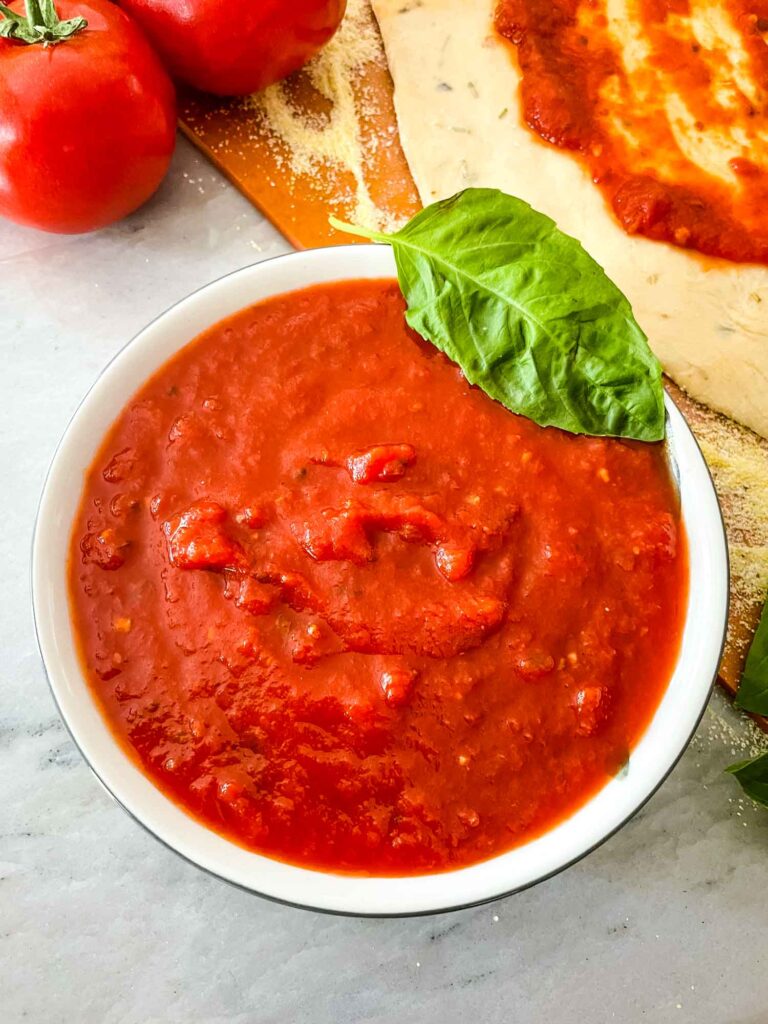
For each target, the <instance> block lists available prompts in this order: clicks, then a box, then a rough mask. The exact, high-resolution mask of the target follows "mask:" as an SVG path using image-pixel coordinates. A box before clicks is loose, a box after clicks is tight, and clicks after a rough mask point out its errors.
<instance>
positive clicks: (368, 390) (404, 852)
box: [70, 281, 687, 874]
mask: <svg viewBox="0 0 768 1024" xmlns="http://www.w3.org/2000/svg"><path fill="white" fill-rule="evenodd" d="M403 312H404V306H403V300H402V297H401V295H400V292H399V290H398V287H397V284H396V283H395V282H391V281H359V282H345V283H341V284H333V285H323V286H318V287H315V288H310V289H307V290H305V291H301V292H296V293H293V294H290V295H286V296H282V297H279V298H276V299H272V300H270V301H268V302H264V303H262V304H260V305H257V306H254V307H252V308H250V309H246V310H243V311H242V312H240V313H238V314H237V315H235V316H233V317H231V318H230V319H228V320H226V321H224V322H223V323H220V324H218V325H216V326H215V327H212V328H211V329H210V330H208V331H207V332H206V333H205V334H203V335H202V336H201V337H199V338H198V339H197V340H195V341H194V342H193V343H192V344H190V345H189V346H187V347H186V348H185V349H184V350H183V351H182V352H181V353H179V355H178V356H176V357H175V358H174V359H172V360H171V361H170V362H169V363H167V364H166V365H165V366H164V367H163V368H162V369H161V370H160V371H159V372H158V373H157V374H156V375H155V376H154V377H153V378H152V379H151V380H150V381H149V382H148V383H147V384H146V385H145V386H144V387H143V388H142V389H141V390H140V391H139V392H138V394H137V395H136V396H135V397H134V398H133V399H132V400H131V402H130V403H129V404H128V406H127V407H126V408H125V409H124V410H123V412H122V413H121V414H120V416H119V418H118V420H117V422H116V423H115V425H114V426H113V428H112V429H111V430H110V432H109V435H108V437H107V438H106V440H105V442H104V444H103V445H102V448H101V450H100V452H99V455H98V456H97V458H96V461H95V462H94V464H93V466H92V468H91V470H90V471H89V473H88V476H87V480H86V483H85V492H84V497H83V502H82V507H81V510H80V512H79V514H78V516H77V520H76V522H75V525H74V532H73V537H72V549H71V570H70V571H71V599H72V607H73V616H74V623H75V628H76V631H77V634H78V636H79V639H80V644H81V654H82V658H83V661H84V664H85V666H86V669H87V675H88V678H89V680H90V683H91V685H92V687H93V692H94V694H95V695H96V697H97V699H98V701H99V703H100V705H101V707H102V709H103V711H104V713H105V715H106V717H107V719H108V720H109V722H110V724H111V726H112V727H113V728H114V730H115V731H116V733H117V735H118V736H119V737H120V738H121V740H122V741H123V742H124V743H125V745H126V746H127V747H128V748H129V749H130V750H131V751H132V752H133V754H134V756H135V757H136V758H138V760H139V761H140V762H141V764H142V766H143V768H144V770H145V771H146V772H147V773H148V774H149V776H150V777H151V778H152V779H153V780H154V781H155V782H156V783H157V784H158V785H159V786H160V787H161V788H162V789H163V790H164V791H165V792H166V793H168V794H169V795H171V796H172V797H173V798H174V799H175V800H177V801H178V802H179V803H180V804H181V805H182V806H184V807H185V808H186V809H187V810H188V811H189V812H191V813H192V814H194V815H196V816H198V817H199V818H201V819H202V820H203V821H205V822H206V823H207V824H208V825H210V826H211V827H213V828H214V829H217V830H219V831H220V832H222V833H224V834H226V835H227V836H230V837H231V838H233V839H235V840H236V841H238V842H239V843H241V844H243V845H245V846H246V847H248V848H250V849H253V850H259V851H262V852H264V853H267V854H270V855H273V856H276V857H279V858H283V859H286V860H289V861H293V862H297V863H301V864H306V865H310V866H318V867H322V868H330V869H335V870H342V871H343V870H347V871H357V872H377V873H378V872H382V873H391V874H400V873H409V872H420V871H423V870H441V869H447V868H451V867H454V866H457V865H465V864H469V863H471V862H474V861H477V860H480V859H482V858H486V857H489V856H490V855H492V854H496V853H499V852H501V851H503V850H506V849H508V848H509V847H511V846H514V845H515V844H518V843H520V842H522V841H524V840H526V839H529V838H531V837H532V836H535V835H536V834H537V833H540V832H542V831H543V830H545V829H547V828H549V827H551V826H552V825H553V824H555V823H556V822H557V821H558V820H560V819H562V818H563V816H565V815H567V814H569V813H570V812H572V811H573V810H575V809H576V808H577V807H579V805H581V804H583V803H584V801H585V800H586V799H587V798H588V797H589V796H590V794H592V793H594V792H595V791H596V790H597V789H598V788H599V787H600V786H602V785H603V784H604V783H605V782H606V780H607V779H608V778H610V777H611V776H612V775H613V774H614V773H615V772H617V771H618V770H619V769H620V768H621V767H622V766H623V765H624V764H625V763H626V760H627V757H628V754H629V751H630V749H631V747H632V745H633V743H635V741H636V740H637V739H638V737H639V735H640V734H641V732H642V731H643V729H644V728H645V726H646V724H647V723H648V721H649V718H650V717H651V715H652V714H653V712H654V710H655V708H656V706H657V704H658V702H659V699H660V697H661V695H662V692H663V690H664V688H665V686H666V684H667V681H668V679H669V677H670V674H671V670H672V666H673V663H674V660H675V658H676V654H677V651H678V646H679V642H680V635H681V623H682V618H683V615H684V605H685V602H686V588H687V564H686V554H685V540H684V536H683V534H682V531H681V526H680V523H679V521H678V518H677V506H676V500H675V492H674V488H673V484H672V482H671V480H670V477H669V474H668V472H667V467H666V463H665V457H664V452H663V448H662V447H661V446H659V445H648V444H639V443H632V442H627V443H624V442H619V441H615V440H604V439H595V438H585V437H574V436H571V435H568V434H565V433H563V432H561V431H559V430H556V429H552V428H549V429H543V428H541V427H537V426H536V425H534V424H533V423H531V422H530V421H529V420H526V419H523V418H521V417H518V416H515V415H513V414H512V413H510V412H508V411H507V410H506V409H504V408H503V407H502V406H501V405H499V404H497V403H496V402H494V401H492V400H491V399H489V398H488V397H487V396H486V395H485V394H484V393H483V392H481V391H479V390H477V389H475V388H472V387H470V386H469V385H468V384H467V383H466V381H465V380H464V378H463V376H462V374H461V372H460V371H459V369H458V368H457V367H456V366H455V365H454V364H452V363H451V362H449V361H448V360H447V359H446V358H445V357H443V356H442V355H441V354H440V353H438V352H437V350H436V349H434V348H433V347H432V346H431V345H429V344H426V343H424V342H423V341H421V340H420V339H419V338H418V337H417V336H416V335H415V334H414V333H413V332H411V331H410V330H409V329H408V328H407V327H406V325H405V321H404V316H403Z"/></svg>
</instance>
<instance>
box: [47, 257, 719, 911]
mask: <svg viewBox="0 0 768 1024" xmlns="http://www.w3.org/2000/svg"><path fill="white" fill-rule="evenodd" d="M394 273H395V265H394V259H393V257H392V253H391V250H390V249H389V247H384V246H370V245H354V246H353V245H350V246H343V247H339V248H330V249H317V250H313V251H309V252H301V253H292V254H290V255H287V256H281V257H278V258H277V259H273V260H268V261H266V262H263V263H259V264H257V265H256V266H252V267H246V268H245V269H243V270H239V271H237V272H236V273H234V274H230V275H229V276H228V277H224V278H222V279H221V280H219V281H214V282H213V284H209V285H207V286H206V287H204V288H201V289H200V291H197V292H195V293H194V294H193V295H190V296H189V297H188V298H186V299H184V300H182V301H181V302H179V303H177V305H175V306H173V307H172V308H171V309H169V310H168V311H167V312H165V313H163V314H162V315H161V316H160V317H158V318H157V320H155V321H154V322H153V323H151V324H150V325H149V326H148V327H146V328H145V329H144V330H143V331H142V332H141V334H139V335H138V336H137V337H136V338H134V339H133V341H132V342H130V344H128V345H126V347H125V348H124V349H123V350H122V351H121V352H120V353H119V354H118V355H117V356H116V357H115V359H114V360H113V361H112V362H111V363H110V364H109V366H107V368H106V369H105V370H104V372H103V373H102V375H101V376H100V377H99V379H98V380H97V381H96V383H95V384H94V385H93V387H92V389H91V390H90V392H89V393H88V395H87V396H86V397H85V399H84V400H83V402H82V404H81V405H80V407H79V409H78V410H77V412H76V413H75V415H74V417H73V419H72V421H71V423H70V424H69V427H68V428H67V430H66V433H65V434H64V437H63V438H62V440H61V443H60V444H59V447H58V450H57V452H56V455H55V457H54V459H53V463H52V465H51V468H50V471H49V473H48V478H47V480H46V482H45V487H44V490H43V495H42V498H41V501H40V508H39V512H38V518H37V524H36V528H35V536H34V543H33V553H32V583H33V601H34V612H35V621H36V624H37V633H38V640H39V644H40V650H41V653H42V656H43V660H44V662H45V666H46V670H47V673H48V678H49V680H50V685H51V689H52V691H53V695H54V697H55V699H56V702H57V704H58V706H59V710H60V711H61V714H62V716H63V718H64V721H65V722H66V724H67V726H68V728H69V730H70V732H71V734H72V737H73V739H74V741H75V743H76V744H77V746H78V747H79V748H80V750H81V752H82V754H83V756H84V757H85V759H86V760H87V761H88V763H89V764H90V766H91V768H92V769H93V771H94V772H95V774H96V775H97V777H98V778H99V779H100V780H101V782H102V783H103V784H104V786H105V787H106V788H107V790H109V792H110V793H111V794H112V795H113V796H114V797H115V798H116V799H117V800H118V801H119V802H120V803H121V804H122V805H123V807H124V808H125V809H126V810H127V811H128V812H129V813H130V814H131V815H132V816H133V817H134V818H135V819H136V820H137V821H139V822H140V823H141V824H142V825H144V826H145V827H146V828H147V829H148V830H149V831H150V832H151V833H152V834H153V835H155V836H156V837H157V838H158V839H160V840H161V841H162V842H163V843H165V844H166V845H167V846H169V847H171V848H172V849H173V850H176V851H177V852H178V853H180V854H181V855H182V856H183V857H186V858H187V860H189V861H191V862H192V863H194V864H197V865H198V866H199V867H201V868H204V869H205V870H206V871H209V872H211V873H212V874H214V875H217V876H219V877H220V878H223V879H226V880H227V881H229V882H233V883H235V884H236V885H240V886H242V887H243V888H245V889H248V890H251V891H253V892H256V893H259V894H261V895H263V896H267V897H270V898H272V899H276V900H280V901H284V902H286V903H291V904H297V905H300V906H304V907H312V908H315V909H317V910H325V911H335V912H338V913H348V914H360V915H400V914H403V915H405V914H419V913H433V912H437V911H442V910H450V909H456V908H459V907H464V906H468V905H471V904H475V903H480V902H483V901H485V900H490V899H493V898H495V897H498V896H501V895H504V894H507V893H511V892H514V891H516V890H519V889H522V888H524V887H526V886H529V885H532V884H533V883H535V882H537V881H541V880H542V879H544V878H547V877H548V876H549V875H552V874H553V873H555V872H557V871H559V870H561V869H562V868H564V867H566V866H567V865H569V864H572V863H573V862H574V861H576V860H578V859H579V858H580V857H582V856H584V854H586V853H588V852H589V851H591V850H593V849H594V848H595V847H596V846H598V845H599V844H600V843H602V842H603V840H605V839H606V838H607V837H608V836H610V835H611V834H612V833H613V832H615V831H616V829H618V828H619V827H620V826H621V825H623V824H624V823H625V822H626V821H627V820H628V818H630V817H631V816H632V815H633V814H634V813H635V811H637V810H638V808H639V807H641V806H642V804H643V803H644V802H645V801H646V800H647V799H648V798H649V797H650V796H651V794H652V793H653V792H654V790H655V789H656V788H657V787H658V786H659V785H660V784H661V783H662V782H663V780H664V779H665V778H666V776H667V775H668V774H669V772H670V771H671V769H672V767H673V766H674V764H675V762H676V761H677V760H678V758H679V757H680V755H681V753H682V752H683V750H684V749H685V747H686V745H687V744H688V741H689V740H690V738H691V736H692V734H693V732H694V730H695V728H696V726H697V724H698V722H699V719H700V717H701V715H702V713H703V710H704V707H705V705H706V703H707V699H708V697H709V694H710V690H711V687H712V682H713V679H714V677H715V673H716V670H717V666H718V663H719V659H720V654H721V649H722V645H723V640H724V634H725V623H726V617H727V606H728V554H727V548H726V542H725V536H724V531H723V524H722V519H721V516H720V509H719V507H718V503H717V498H716V495H715V491H714V488H713V486H712V481H711V479H710V476H709V472H708V470H707V467H706V464H705V462H704V459H703V458H702V455H701V452H700V451H699V449H698V446H697V444H696V442H695V440H694V438H693V436H692V434H691V432H690V430H689V429H688V426H687V425H686V423H685V420H684V419H683V417H682V416H681V415H680V413H679V412H678V410H677V409H676V408H675V406H674V405H673V403H672V402H671V401H670V400H669V399H667V412H668V438H669V447H670V452H671V457H672V462H673V465H674V466H675V467H676V469H675V471H676V473H677V474H678V479H679V486H680V497H681V506H682V516H683V520H684V522H685V527H686V530H687V532H688V541H689V546H690V572H691V580H690V596H689V599H688V610H687V615H686V621H685V629H684V633H683V640H682V646H681V651H680V657H679V659H678V662H677V665H676V667H675V671H674V675H673V676H672V679H671V681H670V683H669V686H668V688H667V691H666V693H665V695H664V698H663V700H662V701H661V704H660V705H659V708H658V710H657V711H656V714H655V715H654V717H653V720H652V722H651V723H650V725H649V727H648V729H647V731H646V732H645V734H644V735H643V737H642V738H641V740H640V742H639V743H638V744H637V746H636V747H635V749H634V750H633V752H632V756H631V759H630V763H629V771H628V772H627V773H626V774H624V775H622V777H620V778H614V779H612V780H611V781H610V782H608V783H607V785H606V786H605V787H604V788H603V789H602V790H601V791H600V792H599V793H598V794H597V795H596V796H595V797H593V799H591V800H590V801H589V802H588V803H587V804H586V805H585V806H584V807H582V808H581V809H580V810H579V811H577V812H576V813H575V814H573V815H572V816H571V817H570V818H568V819H567V820H566V821H564V822H562V824H560V825H558V826H557V827H556V828H554V829H552V830H551V831H550V832H547V833H546V834H545V835H543V836H541V837H539V838H538V839H534V840H532V841H531V842H528V843H526V844H525V845H523V846H520V847H518V848H517V849H514V850H511V851H510V852H508V853H504V854H501V855H500V856H498V857H494V858H492V859H491V860H488V861H485V862H483V863H481V864H476V865H474V866H472V867H467V868H462V869H460V870H457V871H451V872H446V873H441V874H433V875H422V876H416V877H410V878H375V877H367V878H366V877H352V876H347V875H337V874H331V873H326V872H319V871H312V870H309V869H305V868H300V867H294V866H292V865H290V864H284V863H281V862H280V861H277V860H271V859H270V858H268V857H262V856H259V855H258V854H255V853H250V852H248V851H246V850H244V849H242V848H241V847H239V846H236V845H235V844H234V843H231V842H229V841H228V840H227V839H225V838H223V837H222V836H219V835H217V834H216V833H215V832H212V831H210V830H209V829H208V828H206V827H205V826H204V825H202V824H199V823H198V822H197V821H196V820H195V819H193V818H191V817H189V816H188V815H187V814H186V813H185V812H184V811H183V810H181V809H180V808H179V807H177V806H176V804H174V803H172V802H171V801H170V800H169V799H168V798H167V797H165V796H164V795H163V794H162V793H161V792H160V790H159V789H156V788H155V786H154V785H153V784H152V783H151V782H150V781H149V779H148V778H147V777H146V776H145V775H143V774H142V772H141V771H140V770H139V769H138V768H137V767H136V765H135V764H133V762H132V761H131V760H129V758H128V757H127V756H126V754H125V753H124V752H123V751H122V750H121V748H120V747H119V746H118V744H117V743H116V742H115V740H114V739H113V737H112V734H111V733H110V731H109V729H108V728H107V726H106V724H105V722H104V720H103V719H102V717H101V713H100V712H99V711H98V709H97V707H96V705H95V704H94V702H93V700H92V699H91V696H90V693H89V690H88V686H87V685H86V682H85V680H84V678H83V675H82V672H81V669H80V665H79V662H78V658H77V654H76V652H75V646H74V643H73V636H72V627H71V625H70V617H69V608H68V603H67V577H66V564H67V553H68V546H69V537H70V530H71V525H72V521H73V518H74V516H75V512H76V509H77V506H78V502H79V500H80V493H81V488H82V485H83V474H84V473H85V471H86V469H87V468H88V466H89V464H90V463H91V460H92V459H93V457H94V454H95V450H96V447H97V446H98V444H99V443H100V441H101V439H102V437H103V436H104V434H105V432H106V430H107V428H108V427H109V426H110V425H111V423H112V422H113V420H114V419H115V417H116V416H117V415H118V413H119V412H120V410H121V409H122V407H123V405H124V404H125V403H126V402H127V401H128V399H129V398H130V397H131V396H132V395H133V393H134V392H135V391H136V390H137V389H138V388H139V387H140V386H141V385H142V384H143V383H144V381H145V380H146V379H147V378H148V377H149V375H150V374H151V373H153V371H154V370H156V369H157V368H158V367H159V366H160V365H161V364H162V363H164V362H165V361H166V360H167V359H168V358H169V357H170V356H171V355H172V354H173V353H174V352H176V351H177V349H179V348H180V347H182V346H183V345H185V344H186V343H187V342H188V341H190V340H191V339H192V338H194V337H195V336H196V335H197V334H199V333H200V332H201V331H202V330H204V329H205V328H207V327H209V326H210V325H211V324H214V323H215V322H216V321H218V320H220V319H222V317H225V316H228V315H229V314H231V313H234V312H236V311H237V310H239V309H241V308H243V307H244V306H247V305H249V304H251V303H254V302H258V301H259V300H260V299H264V298H267V297H268V296H271V295H275V294H278V293H280V292H285V291H290V290H292V289H295V288H301V287H304V286H305V285H310V284H315V283H320V282H324V281H336V280H341V279H345V278H361V277H372V278H377V277H392V276H394Z"/></svg>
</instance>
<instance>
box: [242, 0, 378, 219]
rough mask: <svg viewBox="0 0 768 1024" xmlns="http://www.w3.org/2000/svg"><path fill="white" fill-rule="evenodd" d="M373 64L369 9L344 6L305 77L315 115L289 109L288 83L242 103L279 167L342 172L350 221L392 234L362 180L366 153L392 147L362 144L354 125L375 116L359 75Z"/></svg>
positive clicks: (363, 2)
mask: <svg viewBox="0 0 768 1024" xmlns="http://www.w3.org/2000/svg"><path fill="white" fill-rule="evenodd" d="M372 62H376V63H380V64H382V65H383V64H385V56H384V49H383V46H382V43H381V37H380V36H379V33H378V30H377V28H376V24H375V21H374V19H373V14H372V12H371V9H370V4H369V3H368V0H349V3H348V5H347V13H346V15H345V17H344V20H343V21H342V23H341V27H340V28H339V31H338V32H337V33H336V35H335V36H334V38H333V39H332V40H331V41H330V43H328V45H327V46H326V47H325V48H324V49H323V50H322V51H321V52H320V53H319V54H318V55H317V56H316V57H315V58H314V59H313V60H312V61H310V62H309V64H307V66H306V68H305V69H304V74H305V76H306V78H307V79H308V82H309V84H310V86H311V87H312V89H313V90H314V92H315V93H316V96H317V101H318V104H317V105H318V110H317V112H314V113H308V112H307V111H306V109H304V108H303V106H302V105H300V104H297V103H296V101H295V98H294V83H293V82H292V81H291V80H287V81H285V82H278V83H276V84H275V85H272V86H270V87H269V88H268V89H265V90H264V91H263V92H260V93H256V94H254V95H253V96H250V97H248V98H247V99H246V100H245V101H244V103H245V105H246V107H248V108H249V109H250V110H252V111H253V112H255V113H256V114H258V115H259V119H260V122H261V124H260V127H261V128H262V129H267V130H268V132H269V133H270V135H271V136H272V140H273V144H274V146H275V147H276V148H277V150H278V154H279V162H280V164H281V166H284V167H285V169H286V170H288V171H290V172H291V173H293V174H296V175H312V174H313V173H314V172H316V171H317V170H318V168H319V167H321V166H323V165H325V166H328V165H331V166H336V167H338V168H339V169H340V170H342V171H344V172H348V173H349V174H351V175H352V177H353V179H354V195H352V196H351V197H350V198H351V200H352V216H353V217H354V219H355V220H356V221H358V222H359V223H361V224H364V225H366V226H368V227H376V228H379V229H380V230H391V229H393V228H395V227H397V226H398V224H397V223H395V218H393V217H392V215H391V214H388V213H386V212H385V211H383V210H381V209H380V208H379V207H378V206H377V205H376V203H375V202H374V200H373V198H372V196H371V193H370V190H369V185H368V181H367V177H366V163H367V160H368V154H369V153H370V151H371V148H372V146H378V145H387V144H389V143H391V139H392V136H390V137H386V136H380V137H375V138H372V137H367V138H364V137H363V128H362V125H361V118H363V117H371V116H375V115H376V114H377V112H378V111H377V109H376V106H377V100H376V98H375V96H373V95H372V93H371V91H370V89H367V88H366V85H365V81H364V76H363V74H362V71H363V69H364V68H365V66H366V65H367V64H370V63H372Z"/></svg>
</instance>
